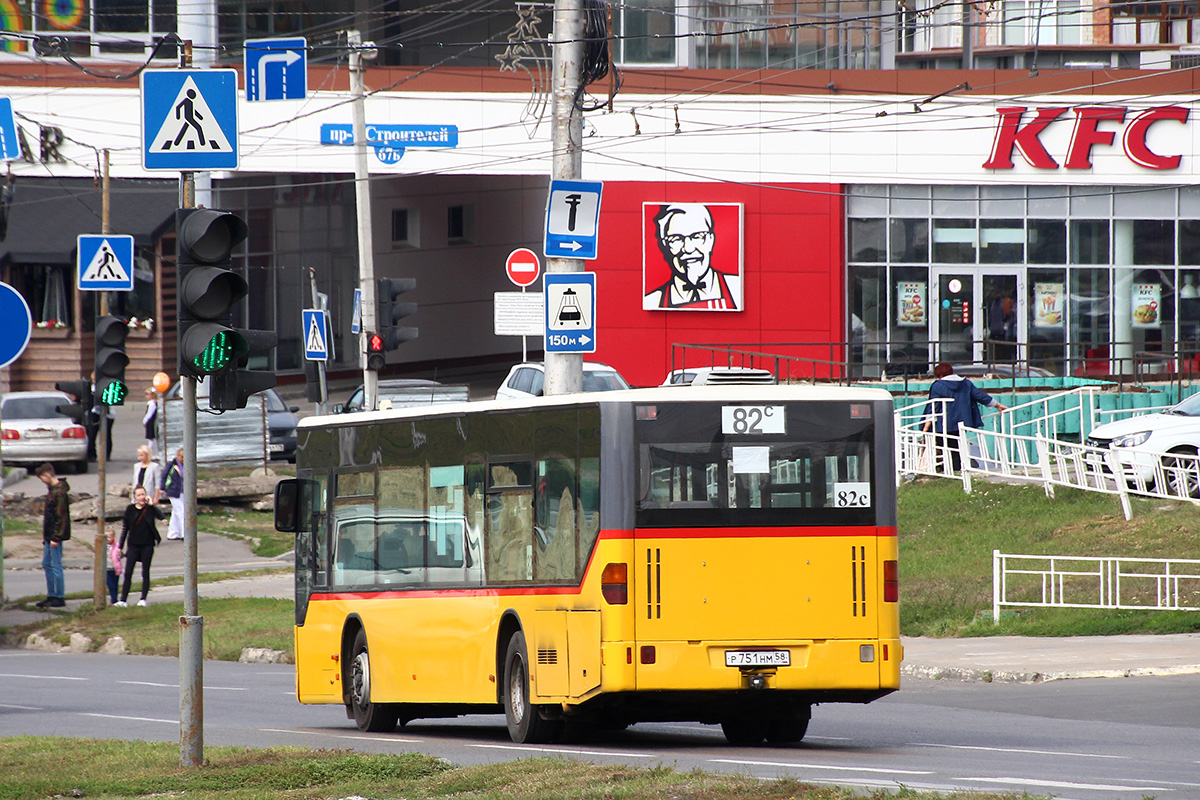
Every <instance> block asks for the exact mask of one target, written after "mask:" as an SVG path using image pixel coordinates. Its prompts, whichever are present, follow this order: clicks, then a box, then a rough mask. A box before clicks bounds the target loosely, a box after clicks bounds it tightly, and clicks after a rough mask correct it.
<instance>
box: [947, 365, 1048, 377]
mask: <svg viewBox="0 0 1200 800" xmlns="http://www.w3.org/2000/svg"><path fill="white" fill-rule="evenodd" d="M954 372H955V374H957V375H962V376H963V377H964V378H1053V377H1054V373H1053V372H1051V371H1050V370H1048V369H1043V368H1042V367H1032V366H1029V365H1028V364H955V365H954Z"/></svg>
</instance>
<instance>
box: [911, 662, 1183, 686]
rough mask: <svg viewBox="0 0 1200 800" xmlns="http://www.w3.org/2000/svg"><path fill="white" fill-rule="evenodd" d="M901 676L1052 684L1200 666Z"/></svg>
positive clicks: (935, 670)
mask: <svg viewBox="0 0 1200 800" xmlns="http://www.w3.org/2000/svg"><path fill="white" fill-rule="evenodd" d="M900 675H901V676H903V677H906V678H926V679H929V680H935V681H945V680H952V681H964V682H974V683H1048V682H1050V681H1068V680H1083V679H1085V678H1148V677H1164V676H1171V675H1200V664H1190V665H1186V666H1180V667H1134V668H1132V669H1096V670H1080V671H1078V672H1009V671H1006V670H991V669H973V668H968V667H931V666H925V665H916V664H914V665H911V666H909V665H902V666H901V667H900Z"/></svg>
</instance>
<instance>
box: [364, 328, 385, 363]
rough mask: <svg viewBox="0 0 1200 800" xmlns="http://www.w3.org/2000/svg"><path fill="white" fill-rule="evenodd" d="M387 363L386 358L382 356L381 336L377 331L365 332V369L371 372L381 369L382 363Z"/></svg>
mask: <svg viewBox="0 0 1200 800" xmlns="http://www.w3.org/2000/svg"><path fill="white" fill-rule="evenodd" d="M386 363H387V358H386V357H385V356H384V349H383V337H382V336H380V335H379V334H378V333H368V334H367V369H369V370H371V371H372V372H379V370H381V369H383V365H384V364H386Z"/></svg>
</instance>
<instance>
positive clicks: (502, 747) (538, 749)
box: [467, 744, 662, 758]
mask: <svg viewBox="0 0 1200 800" xmlns="http://www.w3.org/2000/svg"><path fill="white" fill-rule="evenodd" d="M467 747H477V748H479V749H480V750H519V751H523V752H527V753H565V754H567V755H569V756H611V757H614V758H661V757H662V756H659V755H655V754H654V753H625V752H616V751H613V750H572V749H570V748H567V747H526V746H522V745H519V744H469V745H467Z"/></svg>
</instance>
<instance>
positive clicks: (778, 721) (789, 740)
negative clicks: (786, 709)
mask: <svg viewBox="0 0 1200 800" xmlns="http://www.w3.org/2000/svg"><path fill="white" fill-rule="evenodd" d="M811 718H812V707H811V706H804V707H803V708H801V709H800V710H799V711H795V712H792V713H790V714H786V715H784V716H782V717H776V718H775V719H773V720H771V721H770V722H769V723H767V741H768V742H771V743H772V744H793V743H795V742H799V741H801V740H803V739H804V734H806V733H808V721H809V719H811Z"/></svg>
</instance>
